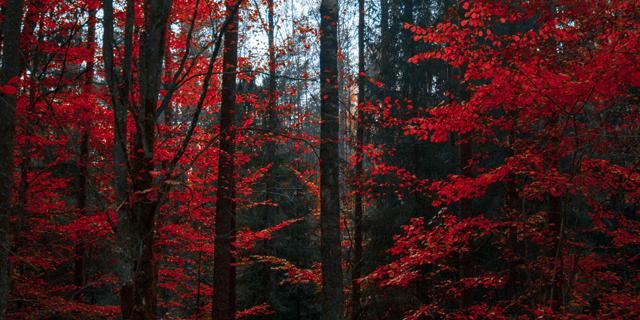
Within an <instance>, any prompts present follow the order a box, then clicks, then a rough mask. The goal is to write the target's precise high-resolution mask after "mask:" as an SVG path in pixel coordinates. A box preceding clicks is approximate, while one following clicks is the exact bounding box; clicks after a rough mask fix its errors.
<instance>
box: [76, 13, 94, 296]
mask: <svg viewBox="0 0 640 320" xmlns="http://www.w3.org/2000/svg"><path fill="white" fill-rule="evenodd" d="M95 14H96V10H95V9H94V10H91V11H90V12H89V19H90V20H89V22H88V27H89V28H88V32H87V47H88V49H89V50H91V54H90V55H89V58H88V59H87V79H86V80H85V83H84V85H85V87H86V88H85V90H89V91H90V90H91V89H90V86H91V85H92V84H93V74H94V68H93V60H94V56H95V55H94V52H95V37H96V20H95ZM83 112H84V110H83ZM89 131H90V129H89V124H88V123H85V124H84V126H83V128H82V138H81V140H80V154H79V157H78V171H79V172H78V216H80V217H84V216H86V215H87V186H88V184H87V180H88V172H87V164H88V158H89V139H90V136H91V135H90V133H89ZM84 236H85V235H83V234H79V235H78V243H77V244H76V248H75V266H74V275H73V284H74V285H75V286H76V287H77V288H78V289H77V290H79V291H78V292H76V293H75V296H74V298H75V299H76V300H78V301H82V300H83V298H84V294H83V287H84V283H85V279H84V255H85V252H86V248H85V242H84Z"/></svg>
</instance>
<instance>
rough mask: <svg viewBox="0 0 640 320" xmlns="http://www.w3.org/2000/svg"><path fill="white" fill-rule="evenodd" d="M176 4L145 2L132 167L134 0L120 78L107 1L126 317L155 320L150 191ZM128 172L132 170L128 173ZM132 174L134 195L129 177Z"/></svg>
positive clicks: (118, 239)
mask: <svg viewBox="0 0 640 320" xmlns="http://www.w3.org/2000/svg"><path fill="white" fill-rule="evenodd" d="M172 4H173V2H172V0H146V1H145V2H144V3H143V6H144V17H145V19H144V27H143V28H142V31H141V32H140V35H139V38H140V49H139V56H138V66H139V70H138V71H139V77H138V82H139V99H138V103H137V109H136V110H135V112H134V114H133V116H134V120H135V124H136V133H135V139H134V145H133V147H134V151H133V152H132V153H133V159H132V162H131V165H130V166H129V165H128V162H127V132H126V121H127V109H128V108H129V109H133V103H132V102H131V98H130V89H131V84H132V81H131V79H132V74H131V63H132V61H133V41H132V39H133V25H134V14H133V12H134V5H135V3H134V1H133V0H127V8H126V14H125V36H124V55H123V57H122V75H121V76H120V75H117V74H116V69H115V65H114V58H113V52H114V37H113V26H114V22H113V3H112V0H104V1H103V5H104V12H105V13H104V33H103V37H104V38H103V48H104V61H105V73H106V78H107V84H108V86H109V91H110V95H111V103H112V105H113V108H114V123H115V125H114V127H115V128H114V165H115V173H114V189H115V193H116V205H117V211H118V213H117V214H118V224H117V230H116V246H117V248H118V251H119V263H118V281H119V286H120V300H121V301H120V308H121V311H122V317H123V319H145V320H147V319H149V320H150V319H153V318H154V316H155V309H156V286H157V272H158V270H157V267H156V262H155V258H154V251H153V249H154V248H153V247H154V228H155V211H156V207H157V206H156V205H157V199H155V198H154V195H153V194H149V192H150V191H151V190H152V189H153V186H154V182H153V178H152V176H151V174H150V171H152V170H153V169H154V163H153V156H154V144H155V124H156V109H157V104H158V94H159V91H160V75H161V71H162V61H163V58H164V49H165V42H166V32H167V23H168V20H169V14H170V13H171V7H172ZM129 168H130V171H129ZM129 174H130V175H131V182H132V194H130V195H129V194H128V189H129V186H128V185H127V176H128V175H129Z"/></svg>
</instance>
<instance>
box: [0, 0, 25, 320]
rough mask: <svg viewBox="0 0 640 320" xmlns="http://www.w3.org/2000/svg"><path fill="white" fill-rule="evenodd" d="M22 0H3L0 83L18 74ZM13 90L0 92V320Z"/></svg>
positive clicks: (7, 281)
mask: <svg viewBox="0 0 640 320" xmlns="http://www.w3.org/2000/svg"><path fill="white" fill-rule="evenodd" d="M22 6H23V2H22V0H7V3H6V10H5V16H4V18H5V20H4V26H3V28H2V36H3V39H4V43H3V45H4V47H3V50H2V70H1V72H2V74H1V75H0V77H1V78H0V85H5V84H7V83H8V82H9V80H11V79H12V78H15V77H19V76H20V64H19V63H18V61H20V60H21V58H20V27H21V24H22ZM16 102H17V100H16V94H4V93H0V119H2V120H0V320H4V319H6V316H7V298H8V296H9V291H10V285H11V271H10V270H11V266H10V265H9V248H10V247H11V244H10V235H9V233H10V231H11V230H10V228H9V227H10V225H11V214H12V212H13V211H12V208H11V198H12V188H13V171H14V166H15V165H14V149H15V144H16Z"/></svg>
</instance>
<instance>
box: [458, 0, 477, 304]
mask: <svg viewBox="0 0 640 320" xmlns="http://www.w3.org/2000/svg"><path fill="white" fill-rule="evenodd" d="M462 4H463V1H460V2H459V3H458V19H459V20H460V21H462V19H464V12H465V10H464V9H463V8H462ZM466 72H467V66H466V65H462V66H460V67H459V68H458V77H459V78H458V85H459V98H460V103H463V104H465V103H468V102H469V100H470V99H471V92H470V91H469V85H468V84H467V82H466V81H465V79H464V76H465V73H466ZM470 137H471V135H470V134H469V133H466V134H463V135H461V136H460V158H459V161H460V162H459V169H460V174H461V175H463V176H467V177H470V176H471V165H470V164H469V161H470V160H471V156H472V153H471V143H470V142H469V141H468V140H469V138H470ZM459 205H460V207H459V208H460V212H459V219H460V221H462V220H464V219H470V218H472V217H473V204H472V201H471V199H467V198H465V199H462V200H460V204H459ZM467 249H468V251H466V252H461V253H460V279H461V280H463V279H468V278H472V277H473V276H474V275H473V274H474V271H473V269H474V266H473V260H474V259H473V251H474V245H473V239H470V240H469V244H468V248H467ZM473 291H474V290H473V288H467V289H466V290H463V291H462V293H461V294H460V307H461V308H462V309H467V308H469V307H471V306H472V305H473Z"/></svg>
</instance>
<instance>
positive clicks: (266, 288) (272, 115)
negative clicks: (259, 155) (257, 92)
mask: <svg viewBox="0 0 640 320" xmlns="http://www.w3.org/2000/svg"><path fill="white" fill-rule="evenodd" d="M267 7H268V12H269V13H268V20H269V26H268V28H269V30H268V41H269V97H268V99H269V100H268V106H267V114H266V121H265V122H264V129H265V131H266V132H268V134H269V137H268V140H267V143H266V145H265V153H266V161H267V165H271V167H270V168H269V171H268V172H267V174H266V181H265V182H266V186H265V201H266V202H267V203H271V202H273V201H274V200H275V199H274V195H275V191H276V190H275V180H274V177H275V175H277V172H278V164H277V163H276V157H275V155H276V143H275V140H274V137H275V135H274V133H275V132H276V131H277V130H278V123H279V120H278V115H277V113H276V110H275V109H276V102H277V100H278V96H277V93H276V61H275V60H276V54H275V22H274V7H273V0H268V1H267ZM276 210H277V208H276V207H274V206H272V205H267V206H265V208H264V216H263V219H262V222H263V224H264V226H263V227H264V228H270V227H272V226H273V220H274V216H275V214H276ZM264 243H265V255H268V256H272V255H273V244H272V241H271V240H265V241H264ZM274 280H275V279H274V273H273V270H272V269H271V265H270V264H269V263H264V264H263V265H262V290H263V294H262V299H263V302H264V303H268V304H271V302H272V301H271V300H272V299H270V298H269V296H270V295H274V294H275V281H274Z"/></svg>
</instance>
